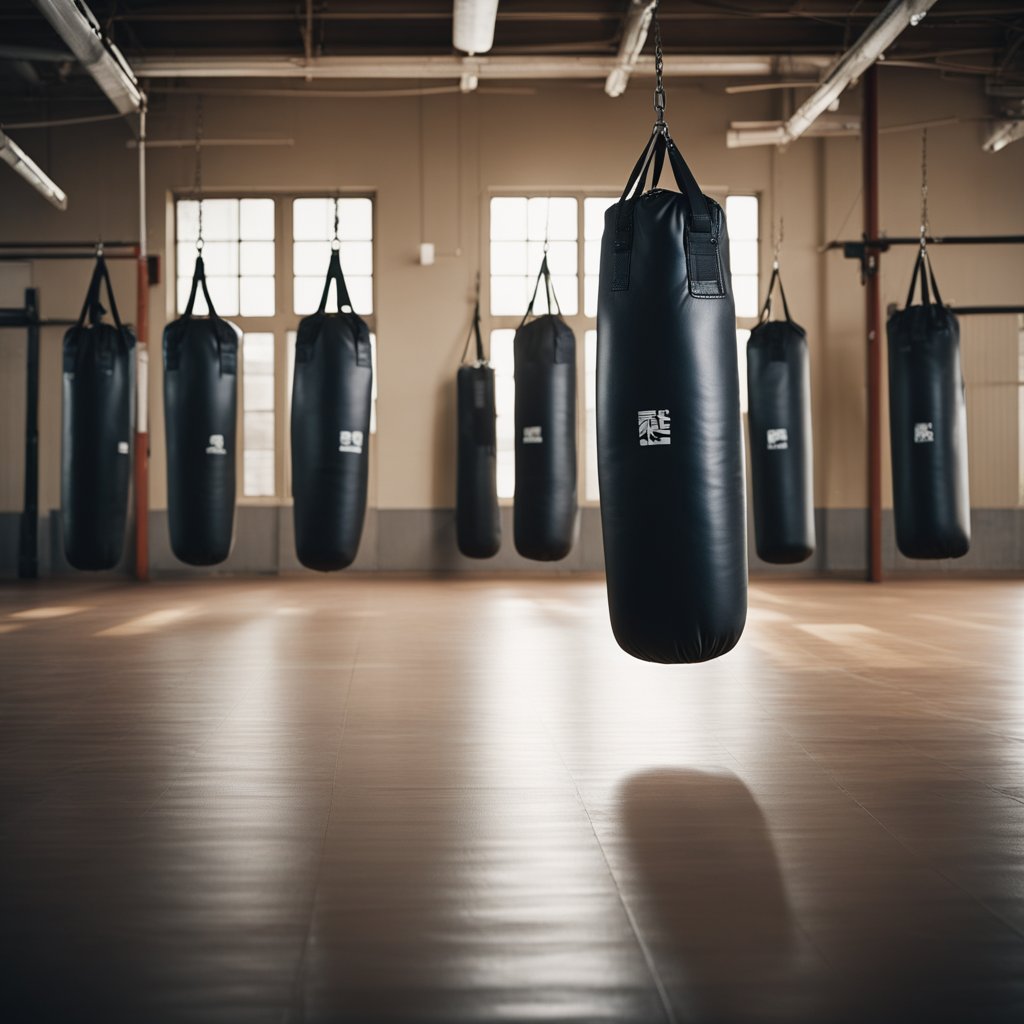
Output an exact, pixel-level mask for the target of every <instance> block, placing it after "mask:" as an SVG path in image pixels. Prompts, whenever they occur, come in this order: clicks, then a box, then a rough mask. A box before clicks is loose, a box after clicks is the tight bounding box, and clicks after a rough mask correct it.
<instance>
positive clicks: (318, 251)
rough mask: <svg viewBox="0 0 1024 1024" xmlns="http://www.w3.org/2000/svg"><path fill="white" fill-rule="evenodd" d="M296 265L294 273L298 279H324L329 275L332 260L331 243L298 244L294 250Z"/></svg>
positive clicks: (294, 265) (293, 267)
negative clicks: (318, 276)
mask: <svg viewBox="0 0 1024 1024" xmlns="http://www.w3.org/2000/svg"><path fill="white" fill-rule="evenodd" d="M292 258H293V260H294V264H293V266H292V272H293V273H294V274H295V276H296V277H315V276H316V275H317V274H319V275H320V278H321V279H323V277H324V275H325V274H326V273H327V265H328V263H330V260H331V243H330V242H296V243H295V245H294V247H293V250H292Z"/></svg>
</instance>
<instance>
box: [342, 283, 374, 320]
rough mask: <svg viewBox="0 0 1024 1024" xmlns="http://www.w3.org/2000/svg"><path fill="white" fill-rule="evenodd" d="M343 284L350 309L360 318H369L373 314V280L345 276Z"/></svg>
mask: <svg viewBox="0 0 1024 1024" xmlns="http://www.w3.org/2000/svg"><path fill="white" fill-rule="evenodd" d="M345 284H346V285H347V286H348V294H349V298H351V299H352V309H353V310H354V311H355V312H356V313H358V314H359V315H360V316H369V315H370V314H371V313H372V312H373V278H372V277H358V276H353V275H346V277H345Z"/></svg>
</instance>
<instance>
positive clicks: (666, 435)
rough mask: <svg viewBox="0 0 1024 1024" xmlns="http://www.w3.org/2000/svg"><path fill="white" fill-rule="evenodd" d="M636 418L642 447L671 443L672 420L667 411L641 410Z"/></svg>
mask: <svg viewBox="0 0 1024 1024" xmlns="http://www.w3.org/2000/svg"><path fill="white" fill-rule="evenodd" d="M636 418H637V426H638V427H639V430H640V444H641V445H642V446H644V447H646V446H647V445H649V444H671V443H672V418H671V417H670V416H669V414H668V409H641V410H640V411H639V412H638V413H637V414H636Z"/></svg>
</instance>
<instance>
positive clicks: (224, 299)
mask: <svg viewBox="0 0 1024 1024" xmlns="http://www.w3.org/2000/svg"><path fill="white" fill-rule="evenodd" d="M206 287H207V288H209V290H210V298H211V299H212V300H213V305H214V307H215V308H216V310H217V315H218V316H238V278H237V277H208V278H207V279H206ZM202 291H203V290H202V288H200V289H199V292H198V294H197V295H196V310H195V312H198V308H199V305H200V299H201V298H202ZM202 305H203V313H204V314H205V313H207V312H209V311H208V310H207V309H206V303H205V302H203V303H202Z"/></svg>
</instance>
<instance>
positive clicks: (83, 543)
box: [60, 256, 135, 569]
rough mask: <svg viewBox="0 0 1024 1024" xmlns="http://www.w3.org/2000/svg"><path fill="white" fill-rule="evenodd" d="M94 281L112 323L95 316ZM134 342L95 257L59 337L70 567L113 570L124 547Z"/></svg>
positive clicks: (64, 525)
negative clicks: (80, 300)
mask: <svg viewBox="0 0 1024 1024" xmlns="http://www.w3.org/2000/svg"><path fill="white" fill-rule="evenodd" d="M101 284H106V287H107V301H108V302H109V303H110V315H111V316H112V317H113V320H114V323H113V325H111V324H105V323H103V322H102V317H103V312H104V310H103V307H102V306H101V305H100V285H101ZM86 313H88V314H89V323H88V325H86V323H85V317H86ZM134 346H135V336H134V335H133V334H132V333H131V331H129V330H128V328H126V327H123V326H122V325H121V318H120V317H119V316H118V313H117V303H116V302H115V300H114V291H113V288H112V287H111V285H110V275H109V274H108V273H107V265H106V263H105V262H104V260H103V257H102V256H99V257H97V259H96V269H95V270H94V271H93V275H92V282H91V283H90V285H89V291H88V294H87V295H86V297H85V303H84V305H83V306H82V313H81V315H80V316H79V318H78V323H77V324H76V325H75V326H74V327H72V328H71V329H70V330H69V331H68V332H67V334H65V335H64V386H63V400H62V412H63V439H62V441H63V443H62V445H61V464H60V481H61V523H62V529H63V534H64V555H65V557H66V558H67V560H68V562H69V563H70V564H71V565H72V566H74V567H75V568H76V569H113V568H114V566H115V565H117V563H118V562H119V561H120V560H121V553H122V551H123V550H124V533H125V521H126V518H127V515H128V487H129V483H130V481H131V469H132V457H131V451H132V419H131V417H132V379H133V369H134V367H133V361H132V349H133V348H134Z"/></svg>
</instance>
